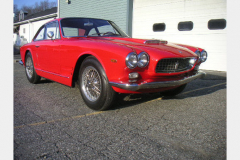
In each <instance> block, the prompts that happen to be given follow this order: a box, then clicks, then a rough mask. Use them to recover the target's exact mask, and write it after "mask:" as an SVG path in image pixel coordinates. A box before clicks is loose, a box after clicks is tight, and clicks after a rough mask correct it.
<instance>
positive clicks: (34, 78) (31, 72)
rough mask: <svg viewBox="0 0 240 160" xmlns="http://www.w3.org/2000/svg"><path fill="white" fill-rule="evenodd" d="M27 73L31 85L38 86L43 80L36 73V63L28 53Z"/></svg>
mask: <svg viewBox="0 0 240 160" xmlns="http://www.w3.org/2000/svg"><path fill="white" fill-rule="evenodd" d="M25 73H26V76H27V79H28V81H29V82H30V83H33V84H36V83H38V82H39V81H40V79H41V77H40V76H38V75H37V73H36V72H35V68H34V63H33V59H32V55H31V53H30V52H28V53H27V54H26V57H25Z"/></svg>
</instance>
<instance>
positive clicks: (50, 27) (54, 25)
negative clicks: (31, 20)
mask: <svg viewBox="0 0 240 160" xmlns="http://www.w3.org/2000/svg"><path fill="white" fill-rule="evenodd" d="M50 31H51V32H53V33H54V36H53V39H58V38H60V36H59V29H58V23H57V22H51V23H49V24H47V25H46V35H45V37H46V39H51V38H49V37H48V36H47V33H48V32H50Z"/></svg>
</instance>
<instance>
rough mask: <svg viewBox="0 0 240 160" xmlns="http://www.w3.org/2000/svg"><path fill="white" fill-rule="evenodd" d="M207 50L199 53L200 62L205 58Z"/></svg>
mask: <svg viewBox="0 0 240 160" xmlns="http://www.w3.org/2000/svg"><path fill="white" fill-rule="evenodd" d="M207 56H208V54H207V52H206V51H205V50H202V52H201V54H200V60H201V62H205V61H206V60H207Z"/></svg>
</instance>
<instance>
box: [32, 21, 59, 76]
mask: <svg viewBox="0 0 240 160" xmlns="http://www.w3.org/2000/svg"><path fill="white" fill-rule="evenodd" d="M50 32H52V33H53V37H49V36H48V33H50ZM60 43H61V39H60V34H59V25H58V21H53V22H50V23H47V24H46V25H45V31H44V39H43V40H42V41H41V42H40V41H39V43H38V45H37V46H35V47H37V48H38V63H39V66H40V67H41V69H42V71H45V72H48V73H50V74H59V73H60Z"/></svg>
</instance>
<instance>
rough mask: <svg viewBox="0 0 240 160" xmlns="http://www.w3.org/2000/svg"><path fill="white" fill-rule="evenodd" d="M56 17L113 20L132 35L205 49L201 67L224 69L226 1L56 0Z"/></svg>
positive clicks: (225, 56)
mask: <svg viewBox="0 0 240 160" xmlns="http://www.w3.org/2000/svg"><path fill="white" fill-rule="evenodd" d="M58 5H59V6H58V8H59V10H58V15H59V17H92V18H102V19H109V20H112V21H114V22H115V23H116V24H117V25H118V26H119V27H120V28H121V29H123V30H124V31H125V32H126V33H128V35H130V36H132V37H133V38H147V39H152V38H154V39H164V40H167V41H169V42H175V43H181V44H188V45H192V46H197V47H201V48H204V49H205V50H206V51H207V52H208V60H207V61H206V62H205V63H203V64H202V66H201V69H208V70H218V71H226V70H227V64H226V63H227V60H226V58H227V49H226V45H227V40H226V33H227V17H226V8H227V4H226V0H111V1H110V0H58Z"/></svg>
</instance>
